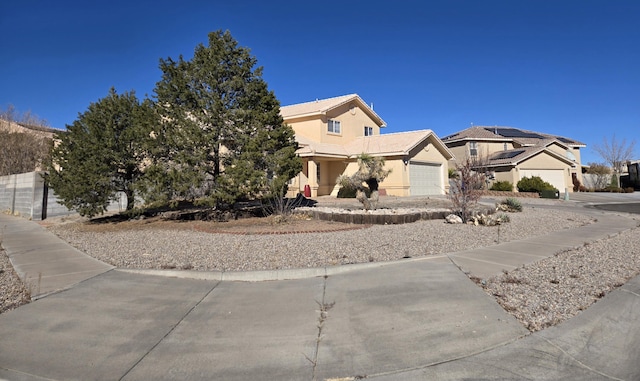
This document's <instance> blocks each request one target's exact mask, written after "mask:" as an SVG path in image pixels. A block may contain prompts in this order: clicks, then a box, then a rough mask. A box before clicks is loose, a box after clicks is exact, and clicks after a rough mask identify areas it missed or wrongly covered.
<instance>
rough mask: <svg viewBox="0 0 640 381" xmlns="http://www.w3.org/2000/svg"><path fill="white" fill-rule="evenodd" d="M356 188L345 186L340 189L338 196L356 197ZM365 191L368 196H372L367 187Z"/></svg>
mask: <svg viewBox="0 0 640 381" xmlns="http://www.w3.org/2000/svg"><path fill="white" fill-rule="evenodd" d="M356 192H357V190H356V188H353V187H348V186H343V187H342V188H340V190H339V191H338V198H356ZM364 193H365V194H366V195H367V198H369V197H371V191H370V190H369V189H367V188H365V189H364Z"/></svg>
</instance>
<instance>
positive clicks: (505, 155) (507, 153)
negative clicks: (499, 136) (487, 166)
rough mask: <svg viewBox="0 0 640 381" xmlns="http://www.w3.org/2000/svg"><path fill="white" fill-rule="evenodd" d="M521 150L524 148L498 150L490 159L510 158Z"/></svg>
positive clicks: (521, 151)
mask: <svg viewBox="0 0 640 381" xmlns="http://www.w3.org/2000/svg"><path fill="white" fill-rule="evenodd" d="M523 152H524V150H516V151H504V152H499V153H497V154H495V155H494V156H493V157H492V158H491V159H493V160H501V159H512V158H514V157H516V156H518V155H520V154H521V153H523Z"/></svg>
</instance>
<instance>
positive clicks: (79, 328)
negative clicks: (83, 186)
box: [0, 211, 640, 380]
mask: <svg viewBox="0 0 640 381" xmlns="http://www.w3.org/2000/svg"><path fill="white" fill-rule="evenodd" d="M593 213H596V214H597V216H598V217H597V218H598V223H596V224H594V225H588V226H585V227H581V228H577V229H573V230H572V231H569V230H567V231H562V232H558V233H553V234H551V235H546V236H544V237H538V238H537V239H531V240H524V241H518V242H512V243H508V244H506V243H505V244H502V245H498V246H493V247H491V248H488V249H481V250H476V251H465V252H459V253H452V254H450V255H449V258H451V259H449V258H447V256H437V257H428V258H423V259H419V260H410V261H405V262H396V263H386V264H374V265H372V264H366V265H363V266H360V267H358V266H350V267H348V268H335V269H334V270H332V269H327V270H325V272H324V274H325V275H324V276H317V275H318V273H317V271H315V272H314V270H310V271H309V273H307V275H308V276H309V277H306V278H305V276H304V275H305V273H304V272H302V271H300V270H298V271H297V272H296V273H295V277H296V278H301V279H295V280H286V281H275V282H253V283H250V282H232V281H221V280H206V279H205V280H198V279H186V278H176V277H159V276H152V275H143V274H135V273H132V272H127V271H121V270H112V271H108V270H109V269H111V267H110V266H107V265H104V264H100V263H99V262H98V263H97V264H96V262H97V261H95V260H93V259H92V258H88V257H86V256H84V254H82V253H80V252H78V251H77V250H75V249H73V248H71V247H70V246H69V245H67V244H65V243H62V242H60V241H59V240H58V241H57V242H56V238H55V237H54V236H52V235H51V234H49V233H48V232H47V231H46V230H45V229H43V228H42V227H40V226H38V225H37V224H35V223H32V222H29V221H25V220H21V219H19V218H14V217H9V216H2V215H0V226H6V227H5V233H4V238H3V247H4V248H5V249H6V250H7V253H8V254H9V256H10V257H11V260H12V262H13V263H18V264H17V266H22V267H20V268H21V270H19V271H20V272H21V273H23V274H24V273H31V272H32V271H37V272H38V273H41V274H43V275H42V281H41V285H40V286H41V288H43V286H46V289H45V290H48V291H45V292H41V295H44V294H48V293H50V292H51V291H56V290H61V289H64V290H65V291H63V292H57V293H53V294H50V295H48V296H47V297H43V298H41V299H39V300H36V301H35V302H32V303H30V304H28V305H25V306H22V307H20V308H18V309H16V310H14V311H10V312H7V313H5V314H2V315H0V338H2V339H1V340H0V379H8V380H42V379H48V380H88V379H92V380H93V379H122V380H147V379H166V380H169V379H224V380H247V379H264V380H301V379H302V380H304V379H307V380H321V379H331V378H338V377H357V376H361V377H364V376H366V377H368V378H371V379H381V380H383V379H384V380H387V379H388V380H413V379H425V380H431V379H442V380H456V379H465V378H466V379H479V378H481V379H523V378H528V379H581V380H582V379H596V380H599V379H625V380H635V379H639V378H640V367H638V366H637V359H638V358H640V345H638V344H637V343H639V342H640V326H639V325H638V324H636V319H637V317H638V316H639V315H640V278H635V279H633V280H632V281H630V282H628V283H627V284H626V285H625V286H624V287H622V288H621V289H618V290H616V291H614V292H612V293H610V294H609V295H607V296H606V297H605V298H603V299H602V300H600V301H599V302H598V303H596V304H595V305H594V306H592V307H591V308H589V309H588V310H586V311H585V312H583V313H582V314H581V315H579V316H578V317H576V318H574V319H572V320H570V321H568V322H565V323H563V324H561V325H559V326H557V327H553V328H549V329H546V330H544V331H542V332H538V333H536V334H529V332H528V331H527V330H526V329H525V328H523V327H522V326H521V325H520V324H519V323H518V322H517V321H516V320H515V319H514V318H513V317H512V316H511V315H509V314H507V313H506V312H505V311H504V310H502V308H500V307H499V306H498V305H497V303H495V301H494V300H493V298H491V297H489V296H488V295H486V294H485V293H484V292H483V291H482V290H481V289H480V288H478V287H477V286H476V285H475V284H474V283H473V282H471V281H470V280H469V279H468V278H467V276H466V275H464V274H463V273H462V272H461V271H460V270H459V268H458V266H459V267H461V268H462V269H463V270H465V271H467V272H471V273H472V274H474V275H477V276H481V277H488V276H489V275H491V274H497V273H500V272H501V271H502V269H509V268H511V266H514V267H515V266H518V265H519V264H522V263H526V261H532V260H536V258H537V259H540V258H542V257H544V256H546V255H552V254H554V253H555V252H558V251H560V250H564V249H565V248H571V247H574V246H578V245H582V244H583V243H584V242H585V241H592V240H595V239H600V238H604V237H607V236H608V235H611V234H616V233H619V232H621V231H623V230H626V229H630V228H632V227H634V226H636V224H637V222H636V221H634V220H631V219H629V218H626V217H622V216H617V215H613V214H607V213H602V212H595V211H594V212H593ZM568 232H570V233H571V234H570V235H571V236H576V237H577V238H576V239H575V241H568V238H567V235H568V234H567V233H568ZM43 242H46V243H45V244H43ZM541 242H544V244H541ZM50 248H53V251H50V250H49V249H50ZM65 252H67V253H68V257H66V256H65V255H64V253H65ZM474 252H475V255H474ZM51 253H54V254H51ZM512 259H514V260H512ZM452 261H454V262H455V264H454V263H453V262H452ZM65 264H70V266H71V264H72V265H73V266H75V267H74V270H73V271H65V270H64V268H65V267H66V266H65ZM26 266H32V267H26ZM25 267H26V268H27V269H28V270H29V271H28V272H27V271H25ZM345 271H346V272H345ZM184 274H188V272H184ZM270 274H271V275H270ZM254 275H255V277H256V278H260V279H268V277H269V276H273V274H272V272H267V273H265V274H262V275H260V274H254ZM243 276H244V278H243V279H244V280H247V279H250V278H253V276H251V275H247V274H245V275H243ZM287 276H291V275H287V274H285V273H280V274H276V275H275V277H276V278H286V277H287ZM238 277H240V275H238ZM231 278H232V276H228V278H227V279H231ZM31 279H33V278H31ZM45 280H47V282H50V283H45ZM54 280H55V282H54ZM63 280H64V282H63ZM79 282H81V283H80V284H79Z"/></svg>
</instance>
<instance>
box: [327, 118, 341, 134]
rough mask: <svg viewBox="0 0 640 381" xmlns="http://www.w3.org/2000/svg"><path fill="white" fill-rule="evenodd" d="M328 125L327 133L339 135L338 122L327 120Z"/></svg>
mask: <svg viewBox="0 0 640 381" xmlns="http://www.w3.org/2000/svg"><path fill="white" fill-rule="evenodd" d="M328 125H329V127H328V130H327V131H329V132H331V133H334V134H339V133H340V121H338V120H333V119H329V122H328Z"/></svg>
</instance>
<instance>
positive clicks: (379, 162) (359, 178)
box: [336, 153, 391, 210]
mask: <svg viewBox="0 0 640 381" xmlns="http://www.w3.org/2000/svg"><path fill="white" fill-rule="evenodd" d="M384 163H385V162H384V158H382V157H373V156H371V155H367V154H365V153H363V154H361V155H360V156H358V171H356V173H354V174H353V175H351V176H346V175H340V176H338V179H337V180H336V182H337V183H338V184H340V185H341V186H343V187H348V188H353V189H355V190H356V199H357V200H358V201H360V202H361V203H362V205H363V206H364V208H365V210H371V209H376V208H377V207H378V200H379V194H378V186H379V184H380V183H381V182H382V181H383V180H384V179H385V178H386V177H387V176H389V173H391V170H390V169H384ZM365 184H366V187H365ZM367 190H368V191H369V192H370V194H371V196H369V197H367Z"/></svg>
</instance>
